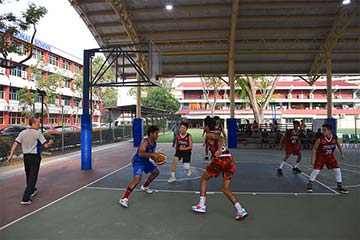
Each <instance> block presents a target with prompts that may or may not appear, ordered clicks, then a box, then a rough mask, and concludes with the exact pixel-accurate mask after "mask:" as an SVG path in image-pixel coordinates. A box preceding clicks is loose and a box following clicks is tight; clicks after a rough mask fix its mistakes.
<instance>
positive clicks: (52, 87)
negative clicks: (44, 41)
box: [30, 61, 63, 105]
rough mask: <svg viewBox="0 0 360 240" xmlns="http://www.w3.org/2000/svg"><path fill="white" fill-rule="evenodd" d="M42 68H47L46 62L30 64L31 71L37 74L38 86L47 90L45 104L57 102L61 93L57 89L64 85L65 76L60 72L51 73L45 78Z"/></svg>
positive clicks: (36, 81)
mask: <svg viewBox="0 0 360 240" xmlns="http://www.w3.org/2000/svg"><path fill="white" fill-rule="evenodd" d="M41 69H46V65H45V64H44V62H42V61H39V62H38V63H37V65H36V66H30V73H31V75H32V76H35V83H36V88H38V89H40V90H43V91H45V92H46V97H45V99H44V104H45V105H47V104H57V103H58V102H57V99H58V97H59V94H58V93H56V89H57V87H59V86H62V85H63V76H62V75H61V74H60V73H54V74H49V75H48V77H47V78H45V77H44V76H43V74H42V70H41Z"/></svg>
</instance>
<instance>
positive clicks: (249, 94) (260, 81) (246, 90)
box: [236, 75, 279, 124]
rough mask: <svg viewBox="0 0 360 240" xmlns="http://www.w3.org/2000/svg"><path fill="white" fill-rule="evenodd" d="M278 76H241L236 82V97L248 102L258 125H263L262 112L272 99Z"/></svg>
mask: <svg viewBox="0 0 360 240" xmlns="http://www.w3.org/2000/svg"><path fill="white" fill-rule="evenodd" d="M278 81H279V76H276V77H269V76H264V75H241V76H239V77H238V78H237V80H236V87H238V91H237V93H238V95H239V96H240V98H242V99H245V100H247V101H248V103H249V105H250V106H251V108H252V111H253V113H254V118H255V120H256V121H257V122H258V123H259V124H263V123H264V110H265V109H266V108H267V106H268V105H269V103H270V100H271V99H272V98H273V94H274V91H275V88H276V85H277V83H278Z"/></svg>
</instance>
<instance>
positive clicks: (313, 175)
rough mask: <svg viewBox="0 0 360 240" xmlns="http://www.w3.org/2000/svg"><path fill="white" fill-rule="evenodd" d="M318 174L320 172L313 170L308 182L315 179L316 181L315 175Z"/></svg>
mask: <svg viewBox="0 0 360 240" xmlns="http://www.w3.org/2000/svg"><path fill="white" fill-rule="evenodd" d="M319 172H320V170H315V169H314V170H313V171H312V172H311V174H310V177H309V181H310V182H313V181H315V179H316V177H317V175H318V174H319Z"/></svg>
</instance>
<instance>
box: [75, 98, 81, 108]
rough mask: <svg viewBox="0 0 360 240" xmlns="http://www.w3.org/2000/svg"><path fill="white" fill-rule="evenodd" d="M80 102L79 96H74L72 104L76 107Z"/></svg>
mask: <svg viewBox="0 0 360 240" xmlns="http://www.w3.org/2000/svg"><path fill="white" fill-rule="evenodd" d="M79 104H80V98H74V106H75V107H78V106H79Z"/></svg>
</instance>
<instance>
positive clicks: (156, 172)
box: [152, 168, 160, 177]
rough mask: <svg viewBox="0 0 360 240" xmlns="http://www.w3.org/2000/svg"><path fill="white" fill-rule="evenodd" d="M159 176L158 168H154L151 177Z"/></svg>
mask: <svg viewBox="0 0 360 240" xmlns="http://www.w3.org/2000/svg"><path fill="white" fill-rule="evenodd" d="M159 174H160V171H159V169H158V168H156V169H155V170H154V171H153V172H152V175H153V176H155V177H157V176H158V175H159Z"/></svg>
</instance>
